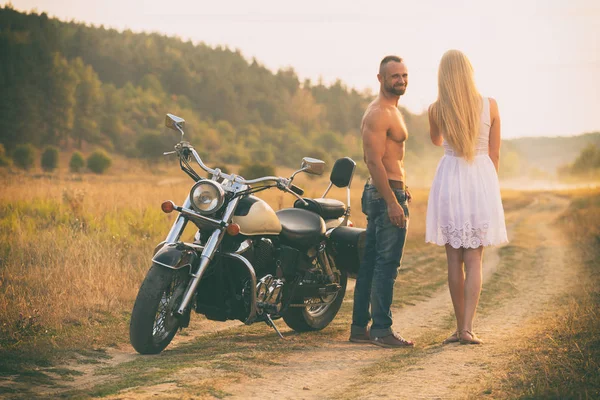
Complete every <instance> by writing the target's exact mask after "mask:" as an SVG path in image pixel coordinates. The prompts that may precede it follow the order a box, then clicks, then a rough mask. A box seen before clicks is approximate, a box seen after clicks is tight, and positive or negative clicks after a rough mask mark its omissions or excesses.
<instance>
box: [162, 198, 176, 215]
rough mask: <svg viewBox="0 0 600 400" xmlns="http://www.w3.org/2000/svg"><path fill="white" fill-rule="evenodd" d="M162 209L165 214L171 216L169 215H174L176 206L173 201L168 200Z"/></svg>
mask: <svg viewBox="0 0 600 400" xmlns="http://www.w3.org/2000/svg"><path fill="white" fill-rule="evenodd" d="M160 209H161V210H162V211H163V212H164V213H166V214H169V213H172V212H173V210H175V204H173V202H172V201H171V200H167V201H165V202H164V203H162V204H161V205H160Z"/></svg>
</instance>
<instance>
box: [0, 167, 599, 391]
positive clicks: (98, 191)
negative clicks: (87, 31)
mask: <svg viewBox="0 0 600 400" xmlns="http://www.w3.org/2000/svg"><path fill="white" fill-rule="evenodd" d="M278 173H280V174H282V175H289V174H290V173H291V171H289V170H282V171H278ZM362 183H363V182H361V179H360V178H357V179H355V182H354V184H353V191H352V197H351V204H352V209H353V216H352V220H353V221H354V222H355V225H356V226H364V225H365V218H364V216H363V215H362V213H361V212H360V195H361V191H362ZM0 184H1V185H2V186H1V187H2V190H1V191H0V377H2V376H11V375H15V374H23V376H28V374H31V373H32V371H35V370H36V368H38V367H48V366H51V365H53V364H55V363H58V362H60V360H62V359H65V358H69V357H71V355H72V353H73V352H79V353H80V354H81V353H82V352H90V351H92V352H93V351H96V350H97V351H98V352H97V353H96V354H97V356H98V357H102V354H103V352H102V349H103V348H106V347H111V346H119V345H124V344H126V343H128V338H129V336H128V324H129V316H130V311H131V308H132V305H133V301H134V299H135V296H136V294H137V290H138V288H139V285H140V283H141V281H142V279H143V277H144V275H145V273H146V271H147V268H148V267H149V262H150V258H151V254H152V250H153V249H154V246H155V245H156V244H157V243H158V242H160V241H161V240H163V239H164V237H165V235H166V233H167V232H168V230H169V228H170V225H171V224H172V222H173V219H174V215H168V214H164V213H162V212H161V211H160V203H161V202H162V201H163V200H167V199H171V200H173V201H175V202H176V203H179V204H180V203H181V202H182V201H183V199H184V198H185V196H186V195H187V192H188V190H189V188H190V186H191V180H189V179H187V178H186V177H185V175H184V174H183V173H181V172H180V171H179V169H178V166H176V165H169V166H167V164H161V165H159V166H152V167H149V166H146V165H143V164H133V163H131V162H125V161H121V162H119V163H117V164H116V165H115V166H114V167H113V169H112V170H111V173H110V174H108V175H105V176H98V175H72V174H69V173H67V172H66V171H59V172H58V173H54V174H44V173H29V174H25V173H14V172H6V171H3V172H0ZM297 184H298V185H299V186H301V187H303V188H304V189H305V190H306V196H309V197H318V196H320V195H321V194H322V193H323V191H324V190H325V188H326V186H327V178H326V177H320V178H318V179H310V178H308V177H306V176H303V175H300V176H299V177H298V179H297ZM427 193H428V191H427V190H426V189H418V188H417V189H413V190H412V195H413V199H414V200H413V202H412V204H411V205H410V212H411V222H410V229H409V236H408V242H407V245H406V246H407V249H410V257H406V258H405V259H404V262H403V268H402V270H401V272H400V275H399V276H398V281H397V285H398V287H401V288H402V290H397V291H396V297H395V306H397V307H402V306H403V305H411V304H413V303H414V302H416V301H419V299H422V298H426V297H427V296H429V295H430V294H431V293H433V292H434V291H435V290H437V289H439V288H440V287H442V286H444V285H445V284H446V275H445V257H444V253H443V251H437V250H436V251H432V249H433V247H432V246H430V245H426V244H425V243H424V235H425V233H424V231H425V213H426V203H427ZM560 195H561V196H564V197H565V198H568V199H569V201H572V203H571V206H570V208H569V212H568V213H566V214H565V215H563V216H562V217H561V219H560V221H559V222H560V224H562V225H563V227H564V229H565V230H566V231H567V232H569V237H570V238H571V240H572V244H571V245H572V250H573V256H574V257H576V258H577V262H581V263H582V264H583V265H585V266H586V267H585V271H584V274H585V275H584V277H585V279H582V280H581V282H580V286H579V289H578V290H577V291H576V293H575V294H574V295H569V296H565V297H564V298H563V300H562V301H561V302H560V303H558V304H557V308H556V310H555V312H554V313H553V314H552V315H544V316H540V318H539V319H538V324H539V326H541V327H543V329H537V330H535V329H532V331H531V332H532V336H531V338H530V340H527V341H526V342H525V344H524V347H523V348H520V349H519V351H518V352H515V353H514V355H513V357H514V360H513V362H512V368H511V369H510V370H509V371H504V373H503V374H502V376H498V377H497V379H495V380H494V381H493V382H490V383H489V385H488V386H489V387H488V388H487V389H485V388H484V390H494V391H496V392H498V391H500V392H501V393H504V394H505V395H506V397H510V398H512V397H522V396H525V397H528V396H529V397H531V398H537V397H545V396H550V397H551V396H553V395H560V396H562V395H563V394H565V393H571V392H572V390H574V389H573V388H575V389H577V388H579V389H581V388H582V387H584V388H585V387H587V386H588V385H592V386H593V385H598V375H599V374H598V366H599V364H598V356H599V353H600V342H599V340H600V339H599V337H600V335H598V332H600V325H599V323H598V321H599V320H600V318H599V315H598V311H597V309H598V306H599V305H600V290H599V289H598V288H599V284H600V271H599V264H600V262H599V260H600V231H599V228H598V227H599V226H600V194H599V192H598V191H597V190H595V191H591V190H580V191H578V192H561V193H560ZM332 196H333V197H335V198H339V199H341V200H345V193H344V192H342V191H340V190H338V191H333V192H332ZM261 197H262V198H263V199H265V200H266V201H267V202H269V203H270V204H271V205H272V207H273V208H274V209H280V208H283V207H288V206H290V205H291V204H292V203H293V201H294V198H293V197H292V196H291V195H288V194H284V193H282V192H279V191H277V190H271V191H266V192H262V193H261ZM503 201H504V207H505V210H506V212H507V213H509V212H511V211H513V210H519V209H521V208H523V207H525V206H527V205H528V204H530V203H531V201H532V200H531V196H530V195H529V194H528V193H527V192H520V191H504V192H503ZM186 235H187V237H191V236H192V235H193V230H190V228H188V231H186ZM507 251H508V250H507ZM498 284H499V285H502V284H503V283H502V282H499V283H498ZM504 284H506V283H504ZM487 290H492V287H490V288H487ZM490 298H491V297H490ZM482 307H483V308H484V310H483V312H485V302H483V303H482ZM195 317H198V316H195ZM348 318H349V313H348V308H347V307H346V308H344V309H342V312H341V313H340V316H339V317H338V318H336V320H335V321H334V323H333V324H332V329H333V332H334V333H335V332H337V334H340V335H345V330H346V328H347V321H348ZM330 333H331V332H330ZM248 334H249V335H252V329H250V330H249V331H248ZM322 334H324V333H319V335H322ZM203 340H204V341H207V340H210V338H206V339H203ZM231 340H234V341H235V340H237V339H235V338H234V337H233V338H231ZM302 346H303V344H302V343H300V344H297V345H296V347H298V348H292V349H290V351H296V350H301V349H302ZM242 361H243V360H242ZM236 365H238V364H236ZM57 373H60V371H59V372H57ZM65 373H67V374H68V372H65ZM594 373H595V375H594ZM37 379H41V377H39V376H38V377H37ZM565 388H567V389H565ZM211 390H212V389H211ZM478 390H481V388H479V389H478ZM565 390H567V391H565ZM474 393H475V394H474V396H475V397H476V393H479V392H477V391H475V392H474ZM578 393H585V392H582V391H581V390H579V392H578ZM99 395H101V394H100V393H99Z"/></svg>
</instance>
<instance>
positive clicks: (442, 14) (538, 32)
mask: <svg viewBox="0 0 600 400" xmlns="http://www.w3.org/2000/svg"><path fill="white" fill-rule="evenodd" d="M110 3H113V4H114V5H115V7H111V6H110ZM180 3H181V4H187V6H181V7H176V8H174V7H173V8H165V7H163V6H162V3H160V2H157V1H156V0H146V1H145V2H140V1H139V0H135V1H133V0H131V1H120V2H116V1H115V0H108V2H107V1H104V2H86V3H85V4H81V3H79V2H76V1H73V0H38V1H34V0H15V1H11V2H3V5H4V6H7V5H9V4H10V5H12V7H13V8H14V9H15V10H17V11H20V12H26V13H30V12H36V13H38V14H41V13H46V14H47V15H48V16H49V17H52V18H57V19H59V20H61V21H65V22H76V23H82V24H85V25H88V26H95V27H100V26H104V28H106V29H115V30H117V31H119V32H123V31H125V30H131V31H132V32H136V33H143V32H145V33H158V34H162V35H165V36H168V37H175V38H179V39H181V40H183V41H187V40H190V41H192V43H194V45H199V44H204V45H207V46H209V47H212V48H215V47H218V46H221V47H226V48H229V49H230V50H233V51H236V50H239V51H240V52H241V54H242V56H243V57H244V58H245V59H246V60H247V61H248V62H251V61H252V59H253V58H254V59H256V60H257V62H259V63H260V64H261V65H263V66H264V67H265V68H267V69H269V70H270V71H271V72H273V73H276V72H277V70H279V69H285V68H292V69H293V70H294V71H295V73H296V74H297V75H298V78H299V80H300V82H301V83H302V82H303V81H304V80H305V79H310V80H311V82H312V83H313V84H317V83H319V82H322V83H323V84H325V85H327V86H329V85H331V84H333V83H335V81H336V80H338V79H339V80H340V81H341V82H342V83H343V84H344V85H345V86H346V87H348V88H349V89H355V90H357V91H359V92H363V93H367V92H368V91H370V92H371V93H372V94H373V95H375V94H376V93H377V92H378V90H379V84H378V82H377V78H376V74H377V68H378V65H379V61H380V59H381V58H382V57H383V56H385V55H387V54H398V55H400V56H401V57H403V58H404V59H405V60H406V64H407V66H408V68H409V85H408V90H407V93H406V95H405V96H403V97H402V98H401V99H400V104H399V105H400V106H402V107H404V108H406V109H407V110H408V111H410V112H411V113H414V114H421V113H423V112H425V111H426V109H427V106H428V105H429V104H430V103H431V102H433V101H435V97H437V64H438V62H439V58H441V55H442V54H443V51H445V50H443V49H446V50H447V49H449V48H459V49H461V50H463V51H464V52H465V54H467V56H468V57H469V58H470V59H471V62H472V64H473V66H474V69H475V74H476V81H477V83H478V87H479V89H480V92H481V93H482V94H483V95H485V96H491V97H494V98H495V99H496V100H497V101H498V104H499V108H500V115H501V118H502V127H503V128H502V137H503V139H507V140H510V139H517V138H524V137H533V138H543V137H548V138H553V137H570V136H579V135H583V134H586V133H594V132H598V131H600V114H598V113H596V112H595V109H596V108H597V105H598V104H600V94H599V93H598V92H597V90H596V88H597V87H600V77H599V76H600V29H599V28H598V27H597V24H595V23H594V21H595V20H596V19H597V17H600V6H598V5H596V4H595V2H593V1H592V0H579V1H574V2H571V3H570V4H569V5H564V4H561V2H560V1H550V2H546V3H544V5H537V4H536V2H535V0H529V1H525V2H522V3H518V4H519V6H516V4H517V1H516V0H511V1H508V2H507V4H508V5H506V4H505V5H504V6H499V5H497V4H491V3H488V2H484V3H486V4H483V5H482V4H480V3H478V2H472V3H469V2H467V3H469V4H468V7H465V5H462V6H455V7H451V8H449V9H446V8H445V7H449V6H447V5H446V4H445V3H443V2H438V1H435V0H429V1H424V2H411V4H409V5H408V6H406V7H390V8H389V10H407V11H405V12H403V16H404V18H408V21H407V23H406V24H405V25H406V26H405V27H404V26H403V27H402V28H394V29H398V30H400V29H404V31H405V32H408V33H413V34H415V33H417V34H418V35H419V38H418V39H414V41H413V42H411V43H410V44H406V45H405V44H400V45H398V44H394V43H388V42H386V41H385V40H383V39H382V40H379V41H374V42H373V43H368V41H369V39H371V36H372V35H371V36H369V34H368V29H365V31H366V32H365V34H364V35H362V36H356V32H355V31H356V30H357V29H355V27H356V26H360V27H363V26H364V27H375V28H377V29H379V30H381V31H383V33H379V32H378V33H377V35H375V36H376V38H377V39H380V38H381V37H385V35H384V33H387V34H388V36H389V32H390V26H389V25H390V24H389V22H390V19H393V17H392V16H389V17H388V13H385V12H384V11H386V10H388V9H383V10H382V8H381V7H380V8H375V7H369V8H365V10H367V11H364V10H361V9H360V7H358V6H357V5H347V6H345V7H344V8H343V10H344V12H339V11H338V10H337V9H336V7H335V5H336V4H341V3H340V2H339V1H338V0H335V1H332V2H329V3H327V4H318V6H317V5H316V4H314V3H316V2H313V1H309V2H308V3H309V4H305V5H303V9H301V10H297V9H293V8H286V6H285V5H281V4H278V3H277V2H275V1H271V0H268V1H264V2H263V3H261V5H263V6H264V7H261V8H260V9H256V8H253V6H251V5H247V4H245V3H240V4H238V7H224V6H223V8H222V9H221V8H219V7H220V6H219V5H214V4H211V5H198V4H195V3H189V2H186V1H181V2H180ZM382 3H383V5H384V6H385V5H390V4H391V3H389V2H382ZM417 3H418V4H417ZM140 4H143V5H142V6H140ZM332 4H333V6H332ZM378 4H379V3H378ZM511 4H512V5H514V6H515V7H512V8H511ZM117 5H118V9H119V10H120V12H119V14H115V13H111V10H113V9H115V8H116V7H117ZM267 5H271V6H272V7H267ZM311 5H312V6H313V9H312V10H311ZM257 7H260V6H257ZM486 7H487V8H486ZM502 7H505V8H502ZM267 8H268V11H262V10H263V9H265V10H266V9H267ZM338 8H339V9H342V8H340V7H338ZM232 9H235V10H236V11H235V12H231V10H232ZM186 10H187V12H186ZM511 13H512V14H511ZM168 17H172V18H168ZM473 17H475V18H473ZM504 17H506V21H508V18H511V20H510V21H511V24H510V25H511V26H510V28H511V29H509V30H506V27H504V25H505V24H504V21H505V20H504ZM473 20H474V21H475V22H476V23H475V24H473V29H476V28H479V31H477V32H476V33H477V34H478V35H479V36H477V35H473V29H471V28H466V27H465V26H464V25H465V24H466V23H469V22H473ZM480 20H485V24H484V23H483V21H480ZM169 21H173V23H170V22H169ZM392 22H395V20H394V21H392ZM428 22H433V23H428ZM461 22H462V24H461ZM436 23H437V24H438V25H439V26H438V27H437V29H429V30H425V31H424V32H419V29H420V27H421V26H426V27H429V26H432V25H436ZM448 23H450V28H452V30H451V31H448V29H447V28H448V26H447V25H448ZM213 28H214V29H213ZM294 28H296V29H294ZM334 28H337V29H334ZM359 30H360V29H359ZM411 30H412V31H411ZM511 30H515V31H516V32H517V33H514V32H513V33H511ZM273 31H277V35H273ZM291 31H294V32H291ZM394 33H395V31H394ZM440 33H443V34H444V35H440ZM395 34H396V33H395ZM353 35H354V36H353ZM364 36H366V38H365V37H364ZM392 39H393V40H392V41H394V40H396V39H394V38H392ZM411 39H412V38H411ZM352 40H354V41H355V42H356V43H358V44H361V45H362V48H361V50H360V51H357V50H356V48H355V47H352V49H353V51H348V45H351V44H352V43H354V42H352ZM272 41H275V43H274V44H269V43H270V42H272ZM400 42H402V41H401V40H400ZM278 43H279V44H278ZM307 43H308V44H307ZM365 43H367V44H366V45H365ZM492 45H495V46H492ZM532 46H533V47H532ZM395 47H406V51H399V52H398V51H394V50H395ZM532 49H533V50H534V51H532ZM363 50H364V51H363ZM488 52H490V53H492V54H496V56H495V57H489V56H488V54H487V53H488ZM538 53H541V54H538ZM513 54H516V55H517V56H519V55H520V56H521V58H520V60H519V61H521V63H518V62H513V61H510V58H512V57H511V55H513ZM536 57H537V58H536ZM507 59H509V61H506V60H507ZM564 59H568V61H567V62H565V61H564ZM315 60H318V61H319V62H314V61H315ZM517 64H518V65H517ZM556 93H558V96H556ZM561 94H562V95H561Z"/></svg>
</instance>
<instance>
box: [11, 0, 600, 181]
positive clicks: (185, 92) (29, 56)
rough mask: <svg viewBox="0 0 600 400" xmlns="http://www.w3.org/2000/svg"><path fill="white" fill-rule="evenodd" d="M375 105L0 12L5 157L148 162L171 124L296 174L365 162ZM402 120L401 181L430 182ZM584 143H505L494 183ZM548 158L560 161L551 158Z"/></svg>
mask: <svg viewBox="0 0 600 400" xmlns="http://www.w3.org/2000/svg"><path fill="white" fill-rule="evenodd" d="M373 79H376V77H375V76H373ZM373 97H374V93H370V92H369V91H357V90H356V89H354V88H349V87H347V86H346V85H345V84H344V83H343V82H342V81H341V80H338V81H336V82H335V83H333V84H331V85H325V84H323V82H313V81H311V80H308V79H307V80H304V81H302V82H301V81H300V80H299V78H298V75H297V73H296V72H295V71H294V69H293V68H291V67H290V68H286V69H280V70H278V71H276V72H273V71H271V70H269V69H267V68H266V67H264V66H263V65H261V63H260V61H259V60H256V59H251V60H248V59H246V57H244V55H243V54H242V52H241V51H240V50H237V49H235V50H233V49H230V48H228V47H223V46H217V47H210V46H207V45H205V44H204V43H192V42H190V41H183V40H181V39H179V38H176V37H167V36H164V35H161V34H158V33H133V32H131V31H123V32H119V31H117V30H114V29H106V28H105V27H103V26H89V25H86V24H83V23H79V22H75V21H71V22H64V21H60V20H58V19H55V18H50V17H48V15H47V14H45V13H40V14H38V13H37V12H31V13H23V12H19V11H17V10H15V9H13V8H12V6H10V4H9V5H6V6H5V7H3V8H0V144H2V145H3V147H4V148H5V150H6V152H7V153H8V154H10V153H11V152H12V151H13V150H14V149H15V147H16V146H18V145H20V144H31V145H33V146H34V147H36V148H38V149H42V148H43V147H45V146H56V147H58V148H60V149H61V150H62V151H72V150H79V151H83V152H90V151H92V150H93V149H96V148H101V149H104V150H106V151H107V152H109V153H110V154H115V155H121V156H125V157H131V158H143V159H149V160H156V159H158V158H159V157H161V154H162V153H163V152H164V151H168V150H170V149H171V147H172V145H173V144H174V143H175V142H176V141H177V140H178V139H179V138H178V137H176V136H175V135H173V134H172V133H171V132H167V131H166V130H165V128H164V125H163V121H164V116H165V114H166V113H172V114H175V115H178V116H181V117H183V118H184V119H185V120H186V136H187V140H188V141H189V142H191V143H192V144H194V145H195V146H196V147H197V149H198V150H199V152H200V154H201V155H202V156H203V158H205V161H207V162H208V163H211V164H213V165H215V164H232V165H242V164H247V163H251V162H256V161H257V160H258V161H260V162H262V163H266V164H271V165H280V166H291V167H294V166H297V165H298V164H299V162H300V159H301V157H303V156H311V157H316V158H321V159H324V160H325V161H327V162H328V164H330V165H331V163H332V162H333V161H334V160H335V159H337V158H339V157H343V156H350V157H352V158H353V159H355V160H361V159H362V147H361V142H360V135H359V128H360V120H361V117H362V114H363V111H364V109H365V107H366V105H367V104H368V103H369V101H370V100H371V99H372V98H373ZM400 109H401V111H402V113H403V115H404V117H405V120H406V123H407V127H408V130H409V133H410V138H409V142H408V143H407V155H406V164H407V166H408V168H409V169H408V170H409V174H412V176H413V180H414V181H422V182H425V181H428V180H429V179H430V178H431V177H432V176H433V173H434V172H435V166H436V164H437V159H438V158H439V157H440V155H441V154H442V151H441V149H439V148H435V147H434V146H433V145H431V143H430V141H429V134H428V122H427V115H426V114H425V113H422V114H419V115H415V114H412V113H410V112H408V111H407V110H406V109H403V108H402V107H400ZM584 136H585V137H584V138H583V139H581V138H580V139H576V140H572V139H570V138H569V139H565V142H569V143H570V144H569V145H567V146H566V147H565V145H564V143H562V142H561V143H559V142H557V141H556V140H555V139H554V138H552V139H549V140H544V139H542V142H543V143H545V145H544V146H542V147H540V146H538V145H537V144H533V145H532V143H538V141H537V140H536V139H533V141H532V140H529V139H528V138H525V139H523V140H521V139H517V140H512V141H510V140H509V141H506V140H505V141H504V145H503V156H502V158H501V168H500V177H501V178H510V177H512V176H516V175H519V174H523V173H531V174H534V175H536V174H537V175H544V176H546V175H555V174H556V171H557V168H559V167H564V165H567V164H568V163H571V162H573V160H574V159H575V158H576V157H577V155H578V154H579V152H580V151H581V150H582V149H583V148H584V147H585V146H586V145H588V144H590V143H592V144H594V145H598V144H599V143H600V139H599V137H600V134H599V133H593V134H589V135H587V136H586V135H584ZM565 148H567V149H568V150H569V151H566V152H565V151H564V150H565ZM540 149H546V153H543V152H542V153H540ZM530 150H532V151H533V153H535V154H536V156H535V157H532V154H531V153H530V152H529V151H530ZM555 150H557V151H560V156H559V157H548V153H547V152H548V151H550V152H552V151H555ZM538 158H539V160H542V161H543V162H542V163H538V162H537V161H536V160H538ZM358 164H359V173H361V174H362V175H364V174H365V168H364V166H363V165H362V163H358ZM524 171H525V172H524ZM526 171H530V172H526ZM564 171H566V169H565V168H563V172H564Z"/></svg>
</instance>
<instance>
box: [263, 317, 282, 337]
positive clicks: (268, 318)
mask: <svg viewBox="0 0 600 400" xmlns="http://www.w3.org/2000/svg"><path fill="white" fill-rule="evenodd" d="M265 318H266V319H265V323H266V324H267V325H269V326H270V327H271V328H273V329H275V332H277V334H278V335H279V337H280V338H282V339H284V337H283V335H282V334H281V332H279V329H277V327H276V326H275V323H273V320H272V319H271V316H270V315H269V314H265Z"/></svg>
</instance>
